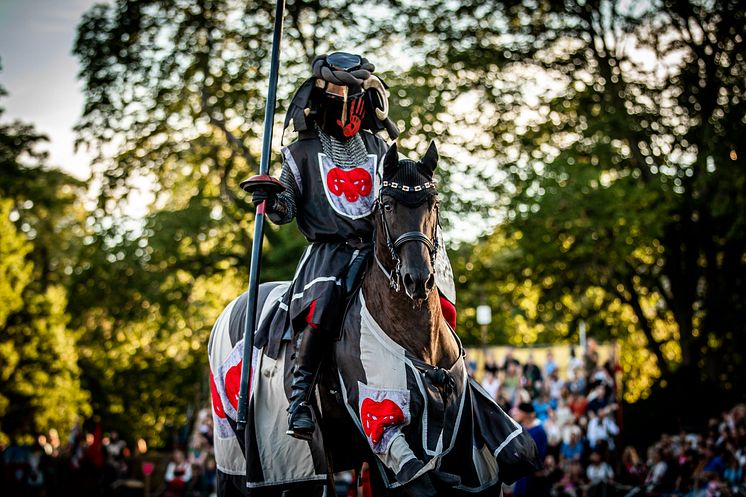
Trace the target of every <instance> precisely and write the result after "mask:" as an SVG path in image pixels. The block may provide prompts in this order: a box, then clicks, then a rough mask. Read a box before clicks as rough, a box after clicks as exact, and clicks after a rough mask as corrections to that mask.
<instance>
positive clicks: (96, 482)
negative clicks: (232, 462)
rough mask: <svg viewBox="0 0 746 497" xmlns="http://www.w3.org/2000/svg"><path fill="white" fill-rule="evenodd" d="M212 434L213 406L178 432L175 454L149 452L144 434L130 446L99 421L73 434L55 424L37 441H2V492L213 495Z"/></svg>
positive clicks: (47, 496)
mask: <svg viewBox="0 0 746 497" xmlns="http://www.w3.org/2000/svg"><path fill="white" fill-rule="evenodd" d="M190 427H191V428H190ZM212 437H213V426H212V416H211V413H210V410H209V409H202V410H200V411H199V412H198V413H197V416H195V417H194V418H193V419H192V422H191V423H189V427H187V428H185V429H184V432H183V433H182V434H180V435H179V436H176V437H175V439H174V442H173V445H174V447H175V449H174V450H173V451H172V452H171V453H170V454H169V453H165V454H164V453H159V452H153V451H150V452H148V448H147V445H146V443H145V441H144V440H142V439H140V440H138V441H137V442H136V443H135V444H134V446H133V447H130V446H128V444H127V443H126V442H125V441H124V440H122V439H121V438H120V437H119V434H118V433H117V432H115V431H112V432H110V433H104V432H103V430H102V427H101V424H100V423H97V424H95V425H94V426H93V427H92V428H91V429H90V430H84V429H83V428H82V427H77V428H76V429H74V430H73V432H72V434H71V435H70V438H69V439H68V440H62V439H61V438H60V437H59V435H58V433H57V431H56V430H54V429H53V430H50V432H49V433H48V434H42V435H39V436H38V437H37V439H36V440H35V442H34V443H33V444H24V445H19V444H10V445H7V446H2V445H0V489H2V490H0V495H3V497H6V496H7V497H54V496H58V495H59V496H68V495H75V496H77V497H89V496H90V497H98V496H115V497H117V496H118V497H128V496H142V495H144V494H145V495H152V496H154V497H155V496H158V497H209V496H212V495H215V478H216V465H215V456H214V452H213V438H212ZM146 453H147V454H146ZM145 485H148V486H149V489H150V492H149V493H147V492H145V489H144V486H145Z"/></svg>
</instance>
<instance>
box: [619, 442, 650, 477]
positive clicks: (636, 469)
mask: <svg viewBox="0 0 746 497" xmlns="http://www.w3.org/2000/svg"><path fill="white" fill-rule="evenodd" d="M644 481H645V467H644V466H643V464H642V461H641V460H640V456H639V455H638V454H637V450H636V449H635V448H634V447H632V446H628V447H625V448H624V451H623V452H622V468H621V474H620V475H619V483H624V484H625V485H630V486H638V485H642V483H643V482H644Z"/></svg>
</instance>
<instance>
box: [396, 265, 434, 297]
mask: <svg viewBox="0 0 746 497" xmlns="http://www.w3.org/2000/svg"><path fill="white" fill-rule="evenodd" d="M403 273H404V274H403V276H402V283H403V284H404V291H405V292H406V294H407V296H408V297H409V298H410V299H412V300H413V301H414V302H415V304H418V305H421V304H422V302H424V301H425V300H427V298H428V296H429V295H430V292H431V291H432V290H433V288H435V273H433V272H432V271H426V270H420V271H416V270H415V271H403Z"/></svg>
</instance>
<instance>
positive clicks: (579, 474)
mask: <svg viewBox="0 0 746 497" xmlns="http://www.w3.org/2000/svg"><path fill="white" fill-rule="evenodd" d="M585 483H586V482H585V475H584V472H583V466H582V465H581V464H580V461H572V462H571V463H570V465H569V468H568V470H567V472H566V473H565V476H563V477H562V479H561V480H560V482H559V483H558V484H557V485H556V486H555V493H556V495H558V496H561V497H582V496H583V495H584V489H585Z"/></svg>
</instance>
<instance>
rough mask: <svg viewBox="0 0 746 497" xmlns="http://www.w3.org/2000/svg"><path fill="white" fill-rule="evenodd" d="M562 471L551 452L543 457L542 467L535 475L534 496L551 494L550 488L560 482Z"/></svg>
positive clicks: (542, 496)
mask: <svg viewBox="0 0 746 497" xmlns="http://www.w3.org/2000/svg"><path fill="white" fill-rule="evenodd" d="M563 476H564V473H563V471H562V469H560V468H559V467H558V466H557V462H556V459H555V458H554V456H552V455H551V454H547V456H546V457H545V458H544V467H543V468H542V469H541V471H539V472H538V473H537V474H536V475H535V479H536V484H535V486H534V490H535V493H534V494H533V495H535V496H536V497H544V496H549V495H551V492H552V489H553V488H554V487H555V486H556V485H557V484H558V483H559V482H560V480H561V479H562V477H563Z"/></svg>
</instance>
